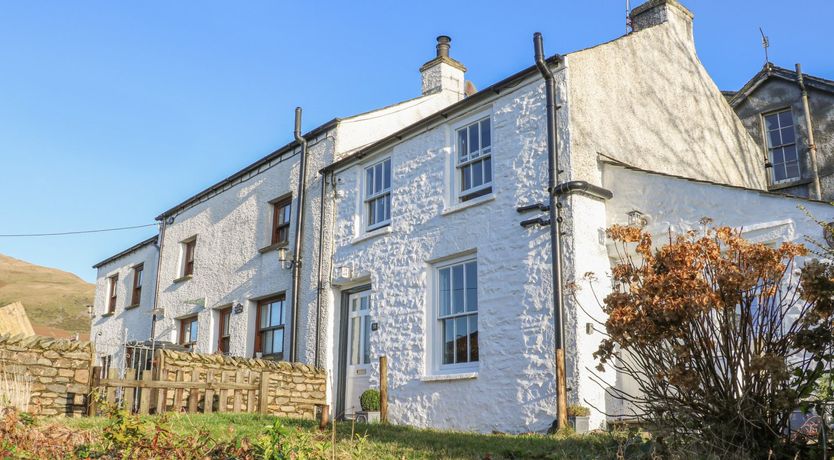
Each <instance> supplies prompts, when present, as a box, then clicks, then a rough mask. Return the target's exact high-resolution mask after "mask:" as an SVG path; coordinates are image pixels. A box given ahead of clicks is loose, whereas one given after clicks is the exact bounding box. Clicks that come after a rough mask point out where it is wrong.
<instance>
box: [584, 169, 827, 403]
mask: <svg viewBox="0 0 834 460" xmlns="http://www.w3.org/2000/svg"><path fill="white" fill-rule="evenodd" d="M603 180H604V185H605V186H606V187H608V188H609V189H610V190H611V191H613V192H614V198H613V199H611V200H610V201H608V202H607V206H606V210H605V214H606V218H607V222H608V225H613V224H622V225H625V224H628V213H629V212H631V211H635V210H636V211H640V212H642V213H644V216H645V217H646V218H647V219H648V225H647V226H646V230H647V231H649V232H650V233H651V234H653V235H654V236H655V238H654V240H655V242H656V244H662V243H663V241H665V240H666V239H667V238H668V232H670V231H671V232H672V233H674V234H680V233H683V232H686V231H689V230H695V231H700V230H701V229H702V228H703V226H702V225H701V224H700V220H701V219H702V218H703V217H709V218H711V219H712V220H713V222H714V224H715V225H721V226H724V225H726V226H730V227H733V228H737V229H741V230H742V232H743V233H742V234H743V236H744V237H745V238H747V239H748V240H750V241H755V242H762V243H769V244H779V243H781V242H785V241H792V242H797V243H803V244H806V245H807V244H808V242H807V241H806V237H810V238H812V239H814V240H816V241H824V238H823V235H822V229H821V227H820V226H819V225H817V224H816V222H815V221H814V220H813V219H812V218H810V217H808V214H806V212H805V211H804V210H803V209H801V207H804V208H806V209H807V211H808V212H809V213H810V214H811V215H812V216H813V217H814V218H816V219H818V220H820V221H824V222H829V221H831V220H832V219H834V207H832V206H831V205H829V204H825V203H818V202H811V201H807V200H803V199H798V198H789V197H785V196H779V195H776V194H768V193H764V192H759V191H755V190H744V189H739V188H733V187H727V186H720V185H713V184H707V183H703V182H696V181H690V180H686V179H680V178H674V177H667V176H663V175H658V174H651V173H646V172H641V171H634V170H630V169H625V168H623V167H620V166H614V165H605V167H604V171H603ZM607 244H608V254H607V255H605V254H603V255H600V254H597V255H595V256H594V257H593V258H591V257H588V258H586V260H587V262H586V263H589V264H593V263H595V264H598V265H600V266H603V265H605V264H606V263H609V261H610V263H616V257H617V256H616V252H615V248H614V246H613V245H612V244H611V242H610V241H608V242H607ZM590 259H593V260H590ZM595 272H596V274H597V278H598V282H597V285H598V287H599V288H600V289H601V290H603V292H604V291H605V290H606V289H607V288H608V286H609V285H610V283H609V281H608V277H607V275H608V273H607V272H603V271H597V270H595ZM581 284H582V285H583V288H584V289H585V290H587V289H588V286H587V285H586V284H585V283H581ZM584 303H585V304H586V305H585V306H588V307H591V308H594V307H595V306H594V305H593V301H592V300H590V299H586V301H585V302H584ZM588 351H592V350H588ZM607 374H608V375H606V376H605V378H606V379H607V380H609V381H610V380H611V379H612V378H614V377H615V376H614V375H613V373H612V372H610V371H608V372H607ZM629 390H631V391H633V388H629ZM607 409H608V412H609V413H610V414H628V413H629V412H628V408H627V407H623V406H621V405H620V403H619V401H616V400H614V399H613V398H608V406H607Z"/></svg>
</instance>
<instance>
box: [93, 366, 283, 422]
mask: <svg viewBox="0 0 834 460" xmlns="http://www.w3.org/2000/svg"><path fill="white" fill-rule="evenodd" d="M201 374H205V375H206V381H205V382H201V381H200V375H201ZM116 375H118V370H117V369H113V368H111V369H110V372H109V373H107V376H106V377H103V376H102V369H101V367H94V368H93V379H92V382H91V385H90V387H91V388H92V389H93V393H94V396H93V397H92V398H90V404H89V406H88V415H96V414H97V411H98V403H99V401H98V400H99V399H103V400H105V401H106V402H107V403H108V404H109V405H116V404H118V405H120V406H121V407H123V408H125V409H129V410H132V411H133V412H136V413H139V414H150V413H157V414H159V413H162V412H167V411H175V412H191V413H195V412H204V413H207V414H208V413H211V412H214V411H217V412H228V411H229V410H231V412H256V411H257V412H260V413H262V414H266V413H267V412H268V410H269V409H268V406H269V400H268V395H269V378H270V373H269V372H267V371H262V372H254V371H248V370H239V371H237V372H228V371H226V372H218V373H217V374H215V372H214V371H212V370H208V371H206V370H203V369H194V370H193V371H192V372H191V375H190V379H189V380H186V379H185V375H184V373H183V371H177V374H176V381H169V380H159V379H156V378H154V372H153V371H151V370H146V371H142V373H141V379H138V380H137V379H136V378H134V376H133V375H131V373H130V372H128V375H126V376H125V377H124V378H114V377H112V376H116ZM256 380H257V382H256ZM118 389H121V391H120V392H119V391H118ZM96 393H97V395H96ZM96 396H97V397H96ZM244 398H245V403H244ZM256 401H257V406H256V404H255V402H256Z"/></svg>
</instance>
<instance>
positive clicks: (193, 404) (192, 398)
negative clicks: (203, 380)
mask: <svg viewBox="0 0 834 460" xmlns="http://www.w3.org/2000/svg"><path fill="white" fill-rule="evenodd" d="M199 381H200V370H199V369H198V368H196V367H195V368H193V369H191V383H196V382H199ZM199 398H200V390H198V389H197V387H196V386H193V387H191V388H190V389H189V390H188V412H189V413H191V414H193V413H195V412H197V401H198V400H199Z"/></svg>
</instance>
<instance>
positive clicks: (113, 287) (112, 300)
mask: <svg viewBox="0 0 834 460" xmlns="http://www.w3.org/2000/svg"><path fill="white" fill-rule="evenodd" d="M107 282H108V283H109V292H108V293H107V314H108V315H112V314H113V313H115V312H116V301H117V300H118V298H119V295H118V290H117V288H118V285H119V274H118V273H116V274H115V275H111V276H108V277H107Z"/></svg>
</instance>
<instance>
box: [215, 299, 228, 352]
mask: <svg viewBox="0 0 834 460" xmlns="http://www.w3.org/2000/svg"><path fill="white" fill-rule="evenodd" d="M219 313H220V324H219V325H218V328H217V352H218V353H223V354H228V353H229V351H230V350H231V345H232V330H231V328H230V327H229V324H230V323H231V322H232V307H227V308H223V309H222V310H219ZM224 329H226V332H227V334H226V335H223V330H224ZM224 339H225V345H226V349H225V350H224V349H223V345H224Z"/></svg>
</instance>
